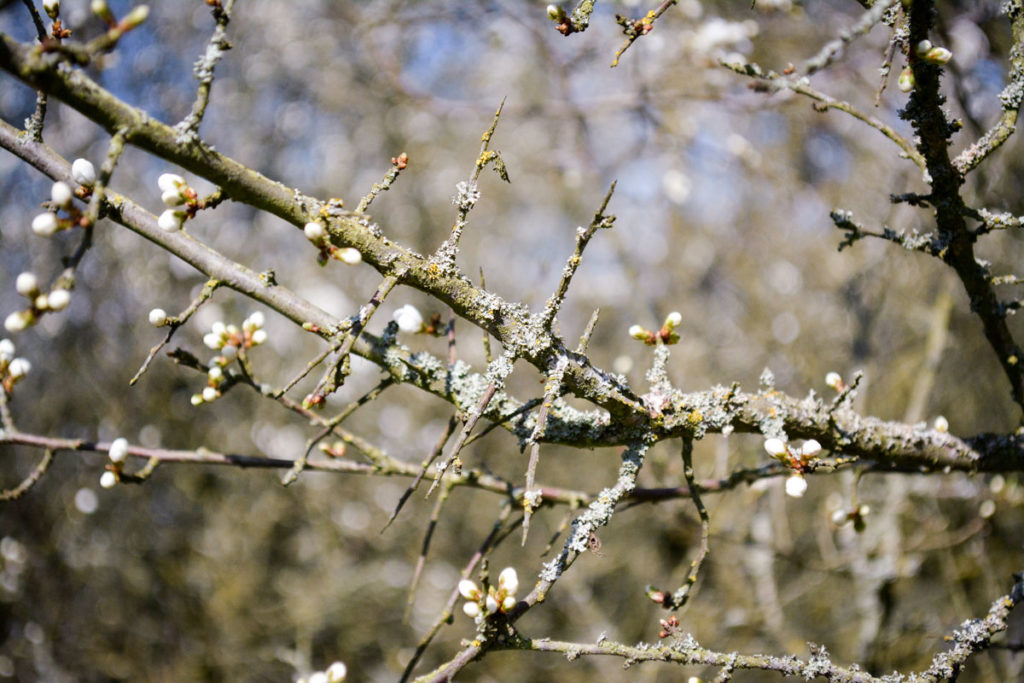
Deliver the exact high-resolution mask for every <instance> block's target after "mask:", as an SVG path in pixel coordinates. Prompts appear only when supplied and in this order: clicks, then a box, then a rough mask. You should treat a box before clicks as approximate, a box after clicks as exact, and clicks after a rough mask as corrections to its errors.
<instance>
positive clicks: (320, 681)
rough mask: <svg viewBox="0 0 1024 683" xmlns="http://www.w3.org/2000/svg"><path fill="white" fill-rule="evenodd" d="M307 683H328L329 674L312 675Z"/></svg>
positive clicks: (321, 672) (317, 673) (318, 673)
mask: <svg viewBox="0 0 1024 683" xmlns="http://www.w3.org/2000/svg"><path fill="white" fill-rule="evenodd" d="M306 683H327V674H325V673H324V672H323V671H317V672H316V673H313V674H310V676H309V680H308V681H306Z"/></svg>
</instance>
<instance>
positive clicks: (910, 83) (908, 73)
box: [896, 66, 914, 92]
mask: <svg viewBox="0 0 1024 683" xmlns="http://www.w3.org/2000/svg"><path fill="white" fill-rule="evenodd" d="M896 85H897V86H898V87H899V89H900V92H910V91H911V90H913V89H914V71H913V69H911V68H910V67H909V66H908V67H907V68H905V69H903V71H901V72H900V77H899V80H897V81H896Z"/></svg>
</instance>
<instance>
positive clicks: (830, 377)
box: [825, 372, 843, 391]
mask: <svg viewBox="0 0 1024 683" xmlns="http://www.w3.org/2000/svg"><path fill="white" fill-rule="evenodd" d="M825 386H827V387H831V388H832V389H835V390H836V391H842V387H843V378H842V377H841V376H840V375H839V373H838V372H830V373H828V374H827V375H825Z"/></svg>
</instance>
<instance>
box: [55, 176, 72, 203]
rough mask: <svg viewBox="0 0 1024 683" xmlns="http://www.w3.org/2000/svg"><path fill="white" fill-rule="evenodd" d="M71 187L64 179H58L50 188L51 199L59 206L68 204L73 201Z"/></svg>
mask: <svg viewBox="0 0 1024 683" xmlns="http://www.w3.org/2000/svg"><path fill="white" fill-rule="evenodd" d="M72 196H74V195H72V194H71V187H70V186H69V185H68V184H67V183H65V182H64V181H63V180H58V181H57V182H55V183H54V184H53V187H51V188H50V201H52V202H53V203H54V204H56V205H57V206H67V205H68V204H70V203H71V197H72Z"/></svg>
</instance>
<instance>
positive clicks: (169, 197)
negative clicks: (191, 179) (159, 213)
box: [160, 190, 185, 207]
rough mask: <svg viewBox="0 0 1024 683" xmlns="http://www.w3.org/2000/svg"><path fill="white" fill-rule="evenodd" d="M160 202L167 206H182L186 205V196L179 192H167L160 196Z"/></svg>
mask: <svg viewBox="0 0 1024 683" xmlns="http://www.w3.org/2000/svg"><path fill="white" fill-rule="evenodd" d="M160 201H162V202H163V203H164V205H165V206H171V207H174V206H181V205H182V204H184V203H185V195H183V194H182V193H181V192H179V191H178V190H167V191H166V192H164V193H163V194H161V195H160Z"/></svg>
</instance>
